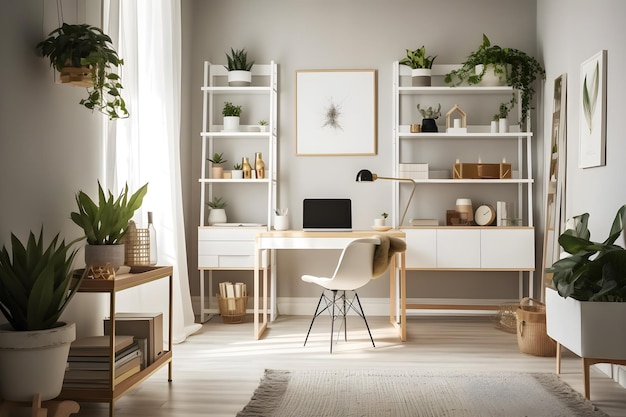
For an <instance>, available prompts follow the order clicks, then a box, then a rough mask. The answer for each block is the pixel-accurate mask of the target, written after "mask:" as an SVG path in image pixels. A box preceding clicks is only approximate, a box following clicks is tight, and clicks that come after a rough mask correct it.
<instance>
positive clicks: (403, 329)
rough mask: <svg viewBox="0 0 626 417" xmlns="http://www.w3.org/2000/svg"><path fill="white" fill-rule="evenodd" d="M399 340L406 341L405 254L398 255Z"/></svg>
mask: <svg viewBox="0 0 626 417" xmlns="http://www.w3.org/2000/svg"><path fill="white" fill-rule="evenodd" d="M400 332H401V333H400V340H402V341H403V342H405V341H406V252H401V253H400Z"/></svg>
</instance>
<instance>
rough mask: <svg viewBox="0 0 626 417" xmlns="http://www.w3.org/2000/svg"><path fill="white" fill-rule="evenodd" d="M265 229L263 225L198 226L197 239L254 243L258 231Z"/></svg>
mask: <svg viewBox="0 0 626 417" xmlns="http://www.w3.org/2000/svg"><path fill="white" fill-rule="evenodd" d="M263 231H267V229H266V228H265V227H198V241H203V240H217V241H225V240H233V241H240V240H247V241H250V242H252V243H253V244H254V241H255V239H256V235H257V234H258V233H259V232H263Z"/></svg>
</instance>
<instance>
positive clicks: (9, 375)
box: [0, 323, 76, 401]
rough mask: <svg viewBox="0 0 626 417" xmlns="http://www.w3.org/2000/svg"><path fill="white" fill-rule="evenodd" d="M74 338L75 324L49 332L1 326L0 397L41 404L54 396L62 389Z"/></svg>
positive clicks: (49, 330) (6, 325)
mask: <svg viewBox="0 0 626 417" xmlns="http://www.w3.org/2000/svg"><path fill="white" fill-rule="evenodd" d="M75 339H76V326H75V324H74V323H70V324H65V325H62V326H60V327H55V328H53V329H48V330H36V331H22V332H16V331H14V330H12V328H11V326H10V325H8V324H5V325H2V326H0V369H2V372H0V398H3V399H6V400H10V401H32V399H33V394H36V393H39V394H41V399H42V400H43V401H46V400H50V399H52V398H55V397H57V396H58V395H59V394H60V393H61V389H62V387H63V378H64V377H65V366H66V364H67V356H68V354H69V351H70V344H71V343H72V342H73V341H74V340H75Z"/></svg>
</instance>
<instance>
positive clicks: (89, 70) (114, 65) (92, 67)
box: [37, 23, 128, 120]
mask: <svg viewBox="0 0 626 417" xmlns="http://www.w3.org/2000/svg"><path fill="white" fill-rule="evenodd" d="M111 43H112V41H111V38H110V37H109V36H108V35H106V34H105V33H104V32H103V31H102V29H100V28H97V27H95V26H90V25H87V24H79V25H69V24H67V23H63V25H62V26H61V27H60V28H57V29H55V30H53V31H52V32H50V34H49V36H48V38H46V39H44V40H43V41H41V42H39V43H38V44H37V48H38V49H39V51H40V52H41V55H42V56H45V57H48V58H49V59H50V66H51V67H54V68H55V69H56V70H57V71H59V72H60V73H61V77H60V78H61V82H75V83H77V84H78V85H80V86H83V87H87V98H84V99H82V100H81V101H80V104H82V105H83V106H85V107H87V108H88V109H90V110H98V111H100V112H102V113H104V114H106V115H107V116H108V117H109V119H110V120H114V119H117V118H125V117H128V111H127V109H126V103H125V102H124V99H123V98H122V96H121V93H120V90H121V89H122V84H121V82H120V76H119V75H118V74H116V73H115V72H113V71H114V70H116V69H118V68H120V67H121V66H122V65H123V64H124V60H123V59H120V58H119V57H118V55H117V52H116V51H115V49H113V47H112V46H111Z"/></svg>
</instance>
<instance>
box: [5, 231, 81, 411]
mask: <svg viewBox="0 0 626 417" xmlns="http://www.w3.org/2000/svg"><path fill="white" fill-rule="evenodd" d="M75 242H76V241H74V242H71V243H69V244H65V241H64V240H59V235H58V234H57V235H56V236H55V237H54V238H53V239H52V241H51V242H50V244H49V245H48V246H47V247H46V246H45V244H44V241H43V227H42V229H41V231H40V233H39V237H38V238H37V237H36V236H35V235H34V233H33V232H30V234H29V237H28V241H27V242H26V245H24V244H23V243H22V242H20V240H19V239H18V238H17V237H16V236H15V235H14V234H11V249H10V250H9V249H7V247H6V246H3V247H2V250H1V251H0V311H1V312H2V314H3V315H4V317H5V318H6V319H7V321H8V324H3V325H2V326H0V369H2V372H0V398H3V399H7V400H11V401H32V399H33V395H34V394H35V393H39V394H41V399H42V400H49V399H52V398H54V397H56V396H58V395H59V393H60V392H61V388H62V384H63V377H64V374H65V365H66V363H67V357H68V353H69V348H70V344H71V343H72V341H74V339H75V338H76V328H75V324H74V323H64V322H61V321H59V318H60V316H61V314H62V313H63V311H64V310H65V308H66V307H67V305H68V303H69V302H70V300H71V299H72V297H73V296H74V295H75V294H76V290H77V289H78V287H79V286H80V283H81V281H82V279H83V278H84V275H85V274H84V273H83V274H82V276H78V279H72V277H73V270H72V264H73V262H74V258H75V256H76V252H77V249H71V247H72V245H73V244H74V243H75Z"/></svg>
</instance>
